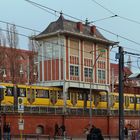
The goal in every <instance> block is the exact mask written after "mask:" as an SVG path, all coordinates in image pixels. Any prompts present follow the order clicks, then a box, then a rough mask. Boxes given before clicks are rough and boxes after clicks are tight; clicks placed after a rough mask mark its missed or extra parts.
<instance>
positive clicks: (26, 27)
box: [0, 20, 40, 32]
mask: <svg viewBox="0 0 140 140" xmlns="http://www.w3.org/2000/svg"><path fill="white" fill-rule="evenodd" d="M0 22H1V23H5V24H9V25H15V26H16V27H20V28H23V29H26V30H31V31H34V32H40V31H38V30H36V29H32V28H28V27H25V26H21V25H17V24H12V23H10V22H7V21H2V20H0Z"/></svg>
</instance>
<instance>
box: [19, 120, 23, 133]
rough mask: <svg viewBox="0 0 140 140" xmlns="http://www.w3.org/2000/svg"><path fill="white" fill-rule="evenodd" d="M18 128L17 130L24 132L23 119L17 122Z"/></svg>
mask: <svg viewBox="0 0 140 140" xmlns="http://www.w3.org/2000/svg"><path fill="white" fill-rule="evenodd" d="M18 128H19V130H24V119H19V120H18Z"/></svg>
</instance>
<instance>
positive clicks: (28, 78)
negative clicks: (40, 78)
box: [19, 60, 39, 84]
mask: <svg viewBox="0 0 140 140" xmlns="http://www.w3.org/2000/svg"><path fill="white" fill-rule="evenodd" d="M38 63H39V62H34V66H35V65H37V64H38ZM34 66H33V76H37V72H36V70H35V68H34ZM26 68H27V70H24V69H23V66H22V65H21V67H20V71H19V72H20V74H21V75H22V74H24V71H25V72H27V84H30V65H29V60H28V63H27V66H26Z"/></svg>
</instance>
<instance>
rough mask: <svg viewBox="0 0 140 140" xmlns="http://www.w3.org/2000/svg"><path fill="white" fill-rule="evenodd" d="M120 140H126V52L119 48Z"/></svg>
mask: <svg viewBox="0 0 140 140" xmlns="http://www.w3.org/2000/svg"><path fill="white" fill-rule="evenodd" d="M118 59H119V140H124V106H123V105H124V95H123V80H124V51H123V48H122V47H121V46H119V53H118Z"/></svg>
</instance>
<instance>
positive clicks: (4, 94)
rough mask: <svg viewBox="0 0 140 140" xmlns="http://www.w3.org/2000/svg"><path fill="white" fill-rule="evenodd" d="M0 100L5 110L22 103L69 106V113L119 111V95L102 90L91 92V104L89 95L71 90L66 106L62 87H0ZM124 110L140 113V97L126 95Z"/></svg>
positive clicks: (0, 85)
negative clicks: (70, 111)
mask: <svg viewBox="0 0 140 140" xmlns="http://www.w3.org/2000/svg"><path fill="white" fill-rule="evenodd" d="M0 99H1V105H2V106H13V105H14V106H16V105H17V106H18V104H19V101H21V99H22V104H23V105H24V106H25V107H53V108H63V107H64V105H66V108H67V109H89V108H90V107H92V109H94V110H97V111H98V110H101V111H102V110H106V111H108V110H110V111H112V112H116V111H118V109H119V94H118V93H107V92H106V91H101V90H100V91H97V90H92V100H91V101H90V94H89V91H87V90H84V89H81V90H79V89H74V88H70V89H69V90H68V93H67V99H66V102H64V100H63V89H62V88H61V87H43V86H34V85H20V84H18V85H14V84H11V83H0ZM19 99H20V100H19ZM124 110H125V111H134V110H135V111H140V95H138V94H128V93H127V94H126V93H124Z"/></svg>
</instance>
